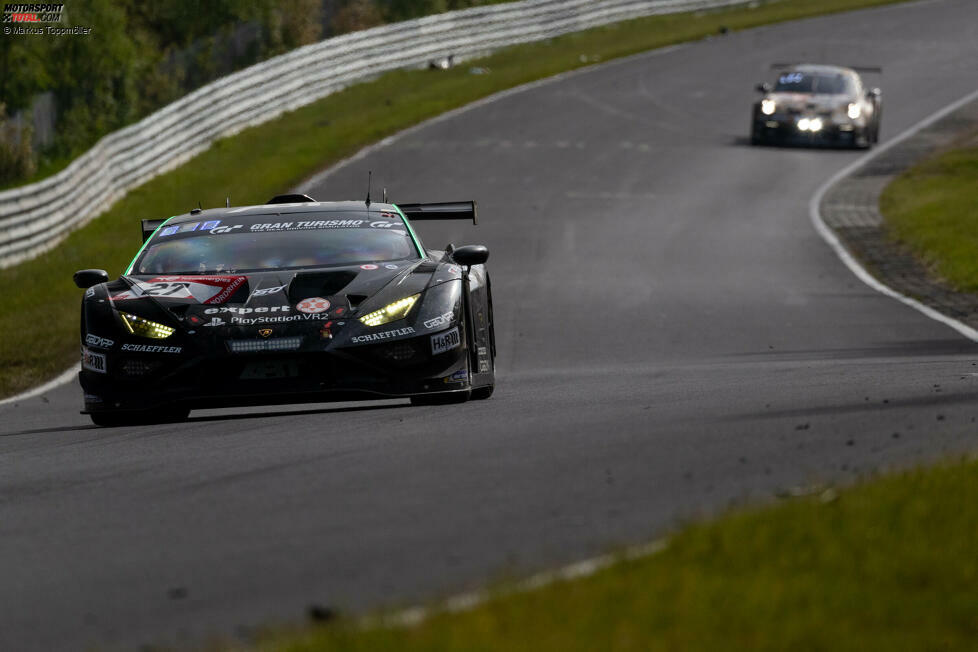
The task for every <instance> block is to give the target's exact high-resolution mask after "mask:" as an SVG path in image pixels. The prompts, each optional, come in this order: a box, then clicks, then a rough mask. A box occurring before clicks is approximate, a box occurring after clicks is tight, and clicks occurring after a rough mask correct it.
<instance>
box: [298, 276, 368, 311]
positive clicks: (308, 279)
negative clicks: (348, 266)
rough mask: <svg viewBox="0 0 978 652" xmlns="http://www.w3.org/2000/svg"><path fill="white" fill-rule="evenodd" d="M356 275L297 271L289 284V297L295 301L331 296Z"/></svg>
mask: <svg viewBox="0 0 978 652" xmlns="http://www.w3.org/2000/svg"><path fill="white" fill-rule="evenodd" d="M356 277H357V273H356V272H351V271H344V272H299V273H298V274H296V275H295V278H294V279H292V282H291V283H290V284H289V299H290V300H291V301H292V302H293V303H296V302H298V301H302V300H303V299H308V298H309V297H331V296H333V295H334V294H338V293H339V292H340V291H341V290H342V289H343V288H345V287H346V286H347V285H349V284H350V282H351V281H353V279H355V278H356Z"/></svg>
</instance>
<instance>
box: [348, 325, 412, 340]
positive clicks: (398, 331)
mask: <svg viewBox="0 0 978 652" xmlns="http://www.w3.org/2000/svg"><path fill="white" fill-rule="evenodd" d="M412 333H414V328H412V327H411V326H405V327H404V328H395V329H394V330H390V331H383V332H382V333H369V334H367V335H357V336H356V337H351V338H350V341H351V342H353V343H354V344H361V343H363V342H379V341H381V340H388V339H390V338H392V337H402V336H404V335H411V334H412Z"/></svg>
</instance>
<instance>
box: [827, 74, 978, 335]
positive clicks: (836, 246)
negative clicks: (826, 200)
mask: <svg viewBox="0 0 978 652" xmlns="http://www.w3.org/2000/svg"><path fill="white" fill-rule="evenodd" d="M975 99H978V90H976V91H974V92H972V93H969V94H968V95H965V96H964V97H962V98H961V99H960V100H958V101H956V102H954V103H952V104H949V105H948V106H946V107H944V108H943V109H941V110H940V111H937V112H936V113H934V114H932V115H931V116H929V117H927V118H924V119H923V120H921V121H920V122H918V123H917V124H915V125H914V126H912V127H910V128H909V129H907V130H906V131H904V132H903V133H901V134H900V135H899V136H897V137H896V138H894V139H893V140H889V141H887V142H886V143H884V144H882V145H880V146H878V147H876V148H875V149H873V151H871V152H869V153H868V154H866V155H865V156H861V157H859V158H858V159H857V160H856V161H854V162H853V163H851V164H849V165H847V166H846V167H844V168H842V169H841V170H839V171H838V172H836V173H835V174H834V175H832V177H831V178H829V180H828V181H826V182H825V183H823V184H822V185H821V187H819V189H818V190H817V191H815V194H814V195H812V198H811V200H810V201H809V202H808V215H809V217H810V218H811V220H812V224H813V225H814V226H815V230H816V231H818V234H819V235H820V236H822V239H823V240H825V241H826V242H827V243H829V246H830V247H832V249H833V250H835V253H836V254H837V255H838V256H839V258H841V259H842V262H843V263H845V264H846V267H848V268H849V270H850V271H851V272H852V273H853V274H855V275H856V277H857V278H859V280H860V281H862V282H863V283H865V284H866V285H868V286H869V287H871V288H873V289H874V290H876V291H877V292H880V293H881V294H885V295H886V296H888V297H891V298H893V299H896V300H897V301H899V302H901V303H904V304H906V305H908V306H910V307H911V308H913V309H914V310H917V311H919V312H921V313H923V314H924V315H926V316H927V317H930V318H931V319H933V320H935V321H939V322H941V323H942V324H946V325H948V326H950V327H951V328H953V329H954V330H956V331H958V332H959V333H961V334H962V335H964V336H965V337H967V338H968V339H969V340H971V341H973V342H978V331H976V330H975V329H974V328H972V327H971V326H968V325H967V324H965V323H964V322H960V321H958V320H957V319H954V318H953V317H948V316H947V315H945V314H942V313H940V312H938V311H936V310H934V309H933V308H931V307H930V306H925V305H924V304H922V303H921V302H919V301H917V300H916V299H912V298H910V297H908V296H907V295H905V294H902V293H900V292H897V291H896V290H894V289H893V288H891V287H889V286H887V285H884V284H883V283H881V282H880V281H878V280H877V279H876V278H875V277H873V276H872V275H871V274H870V273H869V272H868V271H866V268H864V267H863V266H862V265H860V264H859V261H857V260H856V259H855V258H854V257H853V256H852V254H850V253H849V251H848V250H847V249H846V248H845V246H844V245H843V244H842V243H841V242H840V241H839V238H838V236H836V234H835V232H834V231H833V230H832V229H830V228H829V227H828V225H826V224H825V222H824V221H823V220H822V214H821V212H820V211H819V207H820V205H821V203H822V198H823V197H824V196H825V193H826V192H828V190H829V188H831V187H832V186H833V185H835V184H836V183H837V182H839V181H840V180H841V179H842V178H843V177H846V176H848V175H850V174H852V173H853V172H855V171H856V170H858V169H859V168H861V167H862V166H864V165H866V163H868V162H869V161H871V160H872V159H874V158H876V157H877V156H879V155H880V154H882V153H884V152H886V151H888V150H889V149H891V148H893V147H895V146H896V145H898V144H899V143H902V142H903V141H905V140H907V139H908V138H910V137H911V136H913V135H914V134H916V133H917V132H919V131H921V130H922V129H925V128H927V127H929V126H931V125H932V124H934V123H935V122H937V121H938V120H940V119H941V118H943V117H944V116H946V115H948V114H949V113H952V112H954V111H957V110H958V109H959V108H961V107H962V106H964V105H965V104H968V103H969V102H972V101H974V100H975Z"/></svg>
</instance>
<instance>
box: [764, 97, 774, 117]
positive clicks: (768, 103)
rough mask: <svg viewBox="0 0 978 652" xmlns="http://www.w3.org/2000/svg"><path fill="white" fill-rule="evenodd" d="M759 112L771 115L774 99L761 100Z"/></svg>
mask: <svg viewBox="0 0 978 652" xmlns="http://www.w3.org/2000/svg"><path fill="white" fill-rule="evenodd" d="M761 113H763V114H764V115H771V114H773V113H774V100H766V99H765V100H761Z"/></svg>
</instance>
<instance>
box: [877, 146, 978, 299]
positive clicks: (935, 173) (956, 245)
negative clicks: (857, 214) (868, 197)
mask: <svg viewBox="0 0 978 652" xmlns="http://www.w3.org/2000/svg"><path fill="white" fill-rule="evenodd" d="M976 178H978V133H976V134H972V135H971V136H970V137H969V138H968V139H966V140H965V141H964V143H963V146H962V147H958V148H955V149H952V150H949V151H946V152H943V153H941V154H939V155H937V156H935V157H933V158H930V159H928V160H926V161H923V162H921V163H919V164H918V165H915V166H914V167H912V168H910V169H909V170H907V171H906V172H904V173H903V174H901V175H900V176H899V177H897V178H896V179H895V180H894V181H893V182H892V183H891V184H890V185H889V186H887V188H886V189H885V190H884V191H883V195H882V196H881V197H880V211H881V212H882V213H883V215H885V216H886V223H887V229H888V231H889V233H890V235H891V236H892V237H893V238H895V239H896V240H898V241H899V242H901V243H903V244H906V245H907V246H909V247H910V249H911V250H912V251H913V252H914V253H915V254H916V255H917V256H918V257H919V258H920V259H921V260H923V261H924V263H925V264H926V265H927V266H928V267H929V268H930V269H931V270H932V271H933V272H934V273H935V274H936V275H938V276H940V277H941V278H943V279H945V280H946V281H947V282H949V283H950V284H951V285H952V286H953V287H954V288H955V289H957V290H960V291H962V292H978V184H976V183H975V179H976Z"/></svg>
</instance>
